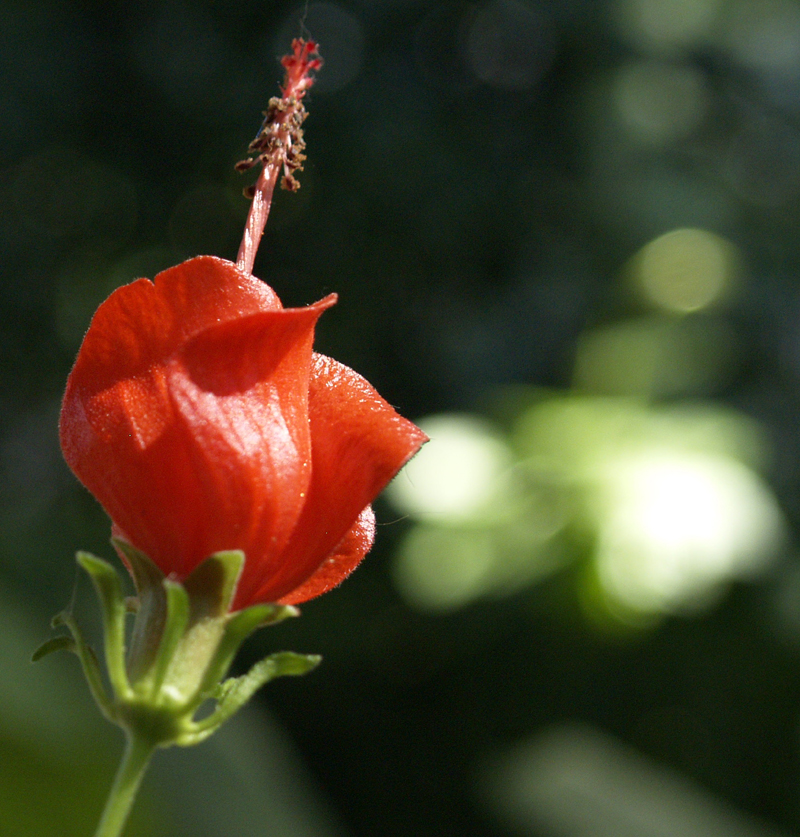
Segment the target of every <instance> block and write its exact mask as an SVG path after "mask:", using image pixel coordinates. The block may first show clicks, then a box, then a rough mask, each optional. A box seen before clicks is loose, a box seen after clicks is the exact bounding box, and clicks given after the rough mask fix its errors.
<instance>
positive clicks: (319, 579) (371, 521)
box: [279, 506, 375, 604]
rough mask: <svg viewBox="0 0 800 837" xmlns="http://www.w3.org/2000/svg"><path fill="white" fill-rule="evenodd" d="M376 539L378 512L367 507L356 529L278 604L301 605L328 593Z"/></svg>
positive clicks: (359, 517)
mask: <svg viewBox="0 0 800 837" xmlns="http://www.w3.org/2000/svg"><path fill="white" fill-rule="evenodd" d="M374 542H375V512H373V511H372V506H367V507H366V508H365V509H364V511H362V512H361V514H360V515H359V516H358V520H356V522H355V525H354V526H353V528H352V529H351V530H350V531H349V532H348V533H347V534H346V535H345V536H344V537H343V538H342V540H341V541H340V542H339V545H338V546H337V547H336V549H335V550H334V551H333V553H332V554H331V555H329V556H328V557H327V558H326V559H325V560H324V561H323V562H322V564H321V565H320V566H319V567H318V568H317V570H316V571H315V572H314V574H313V575H312V576H311V578H309V579H308V580H307V581H304V582H303V583H302V584H301V585H300V586H299V587H296V588H295V589H294V590H292V592H291V593H289V595H288V596H284V597H283V598H282V599H281V600H280V602H279V604H301V603H302V602H306V601H308V600H309V599H314V598H316V597H317V596H321V595H322V594H323V593H327V592H328V590H332V589H333V588H334V587H337V586H338V585H339V584H341V583H342V582H343V581H344V580H345V579H346V578H347V576H349V575H350V573H351V572H353V570H354V569H355V568H356V567H357V566H358V565H359V564H360V563H361V561H362V559H363V558H364V556H365V555H366V554H367V553H368V552H369V551H370V549H372V544H373V543H374Z"/></svg>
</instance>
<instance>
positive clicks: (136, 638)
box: [111, 538, 167, 683]
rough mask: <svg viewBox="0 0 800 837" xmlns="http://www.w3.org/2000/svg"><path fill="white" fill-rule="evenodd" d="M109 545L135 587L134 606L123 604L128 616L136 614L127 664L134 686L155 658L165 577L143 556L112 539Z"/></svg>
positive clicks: (163, 610) (162, 618)
mask: <svg viewBox="0 0 800 837" xmlns="http://www.w3.org/2000/svg"><path fill="white" fill-rule="evenodd" d="M111 543H113V544H114V547H115V548H116V549H117V551H118V552H119V553H120V554H121V555H123V556H124V558H125V561H126V563H127V565H128V569H129V570H130V573H131V575H132V576H133V583H134V585H135V587H136V593H137V595H136V598H135V602H136V604H135V606H134V605H133V602H132V601H131V600H130V599H126V604H125V606H126V610H127V612H128V613H135V614H136V621H135V622H134V623H133V633H132V634H131V647H130V652H129V654H128V663H127V669H128V676H129V677H130V679H131V681H132V682H134V683H135V682H137V681H138V680H140V679H141V678H143V677H144V676H145V675H146V674H147V672H148V671H149V670H150V669H151V668H152V666H153V664H154V662H155V659H156V656H157V654H158V648H159V645H160V643H161V634H162V632H163V630H164V621H165V619H166V605H167V601H166V594H165V592H164V587H163V583H164V578H165V576H164V573H163V572H161V570H160V569H159V568H158V567H157V566H156V565H155V564H154V563H153V562H152V561H151V560H150V558H148V557H147V555H145V554H144V552H140V551H139V550H138V549H136V547H134V546H131V545H130V544H129V543H128V542H127V541H123V540H121V539H120V538H112V539H111ZM134 607H135V609H134Z"/></svg>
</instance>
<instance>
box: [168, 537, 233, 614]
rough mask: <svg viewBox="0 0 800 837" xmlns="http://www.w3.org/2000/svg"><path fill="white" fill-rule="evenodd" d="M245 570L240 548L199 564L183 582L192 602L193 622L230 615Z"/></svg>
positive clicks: (221, 553)
mask: <svg viewBox="0 0 800 837" xmlns="http://www.w3.org/2000/svg"><path fill="white" fill-rule="evenodd" d="M243 568H244V552H242V551H241V550H240V549H236V550H230V551H229V552H215V553H214V554H213V555H209V557H208V558H206V559H205V561H203V563H202V564H200V565H198V566H197V567H196V568H195V569H194V571H193V572H192V574H191V575H190V576H189V577H188V578H187V579H186V581H185V582H184V583H183V586H184V587H185V588H186V592H187V593H188V594H189V599H190V600H191V602H192V621H193V622H194V621H196V620H198V619H202V618H205V617H217V616H225V614H227V613H229V612H230V609H231V604H233V597H234V596H235V595H236V588H237V586H238V585H239V579H240V578H241V576H242V569H243Z"/></svg>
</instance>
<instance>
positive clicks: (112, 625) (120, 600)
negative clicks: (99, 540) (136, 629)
mask: <svg viewBox="0 0 800 837" xmlns="http://www.w3.org/2000/svg"><path fill="white" fill-rule="evenodd" d="M76 558H77V561H78V563H79V564H80V565H81V566H82V567H83V569H84V570H86V572H87V573H88V574H89V576H90V578H91V579H92V583H93V584H94V587H95V590H96V591H97V595H98V597H99V599H100V604H101V605H102V610H103V624H104V628H105V652H106V653H105V657H106V669H107V670H108V677H109V679H110V680H111V685H112V686H113V688H114V692H115V694H116V695H117V697H122V696H123V695H129V694H130V693H131V686H130V681H129V680H128V673H127V671H126V669H125V615H126V613H127V611H128V608H127V606H126V604H125V596H124V594H123V592H122V584H121V583H120V580H119V576H118V575H117V571H116V570H115V569H114V568H113V567H112V566H111V564H109V563H108V562H107V561H103V560H102V559H101V558H97V557H96V556H94V555H91V554H90V553H88V552H79V553H78V554H77V556H76ZM65 624H66V623H65ZM73 634H74V631H73Z"/></svg>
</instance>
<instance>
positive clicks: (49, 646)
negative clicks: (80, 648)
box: [31, 636, 77, 663]
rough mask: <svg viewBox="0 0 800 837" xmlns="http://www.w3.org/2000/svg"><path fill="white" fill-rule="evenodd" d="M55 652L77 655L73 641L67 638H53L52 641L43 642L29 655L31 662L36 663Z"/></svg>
mask: <svg viewBox="0 0 800 837" xmlns="http://www.w3.org/2000/svg"><path fill="white" fill-rule="evenodd" d="M56 651H72V652H75V653H77V649H76V646H75V640H74V639H73V638H72V637H69V636H54V637H53V638H52V639H48V640H47V642H43V643H42V644H41V645H40V646H39V647H38V648H37V649H36V650H35V651H34V652H33V654H31V662H32V663H38V662H39V660H41V659H42V658H43V657H47V656H49V655H50V654H54V653H55V652H56Z"/></svg>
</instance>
